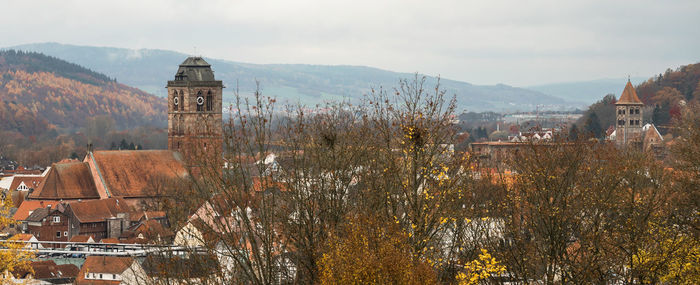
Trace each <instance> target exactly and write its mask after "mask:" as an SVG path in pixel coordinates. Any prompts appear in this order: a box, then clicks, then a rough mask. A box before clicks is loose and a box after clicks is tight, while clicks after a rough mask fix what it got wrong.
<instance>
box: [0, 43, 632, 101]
mask: <svg viewBox="0 0 700 285" xmlns="http://www.w3.org/2000/svg"><path fill="white" fill-rule="evenodd" d="M9 48H11V49H18V50H25V51H35V52H40V53H44V54H46V55H50V56H54V57H57V58H60V59H64V60H67V61H69V62H73V63H77V64H79V65H82V66H85V67H87V68H89V69H92V70H95V71H97V72H100V73H104V74H106V75H107V76H109V77H112V78H116V79H117V80H118V82H121V83H125V84H127V85H130V86H134V87H137V88H140V89H142V90H145V91H147V92H151V93H153V94H155V95H157V96H164V94H165V84H166V82H167V80H172V78H173V77H174V74H175V71H176V70H177V67H178V65H179V64H180V63H181V62H182V61H184V59H185V58H186V57H187V56H188V55H186V54H182V53H178V52H173V51H167V50H151V49H141V50H132V49H123V48H112V47H91V46H75V45H64V44H57V43H40V44H28V45H20V46H14V47H9ZM205 59H206V60H207V61H208V62H209V63H210V64H211V65H212V68H213V69H214V71H215V72H216V73H215V74H216V77H217V79H218V80H223V82H224V85H226V86H227V89H225V92H224V101H228V102H231V101H232V98H233V97H232V94H233V90H234V89H235V88H236V86H238V88H239V90H240V92H241V94H242V95H246V94H251V93H252V92H253V91H254V90H255V81H256V80H257V81H259V82H260V84H261V87H262V90H263V94H264V95H267V96H275V97H277V98H278V99H281V100H280V101H282V102H286V103H292V104H296V103H301V104H305V105H315V104H322V103H323V102H325V101H339V100H344V101H350V102H358V101H360V100H362V98H363V95H364V94H367V93H368V92H370V90H371V88H375V89H377V88H378V87H380V86H381V87H384V88H393V87H396V86H397V85H398V82H399V79H401V78H411V77H413V74H410V73H398V72H392V71H386V70H381V69H377V68H372V67H365V66H346V65H341V66H329V65H305V64H251V63H241V62H233V61H227V60H220V59H211V58H206V57H205ZM427 81H428V84H429V85H428V86H432V85H433V84H434V82H435V78H434V77H429V78H428V80H427ZM441 84H442V87H443V88H444V89H445V90H447V92H448V93H449V94H455V95H456V97H457V102H458V108H459V109H458V111H462V110H468V111H486V110H489V111H529V110H534V109H536V108H539V109H540V110H547V109H549V110H567V109H573V108H576V107H578V108H583V107H585V106H586V105H587V100H571V99H568V98H567V97H566V95H561V96H559V97H557V96H551V95H547V94H546V93H545V92H541V91H537V90H528V89H524V88H517V87H512V86H508V85H504V84H498V85H473V84H469V83H466V82H461V81H455V80H449V79H444V78H443V79H442V80H441ZM620 86H624V84H623V83H620ZM545 90H546V89H545ZM557 94H559V93H557ZM602 95H604V94H602ZM602 95H597V96H600V97H602Z"/></svg>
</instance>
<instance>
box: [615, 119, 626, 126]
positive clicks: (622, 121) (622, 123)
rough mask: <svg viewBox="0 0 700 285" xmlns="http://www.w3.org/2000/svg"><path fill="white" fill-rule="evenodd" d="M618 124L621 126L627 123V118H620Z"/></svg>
mask: <svg viewBox="0 0 700 285" xmlns="http://www.w3.org/2000/svg"><path fill="white" fill-rule="evenodd" d="M617 124H618V125H620V126H624V125H625V120H618V121H617Z"/></svg>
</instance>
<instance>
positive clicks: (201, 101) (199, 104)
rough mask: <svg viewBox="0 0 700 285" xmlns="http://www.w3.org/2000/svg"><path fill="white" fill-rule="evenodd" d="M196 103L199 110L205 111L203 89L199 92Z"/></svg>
mask: <svg viewBox="0 0 700 285" xmlns="http://www.w3.org/2000/svg"><path fill="white" fill-rule="evenodd" d="M195 103H196V104H197V111H198V112H201V111H204V97H202V91H199V92H197V98H195Z"/></svg>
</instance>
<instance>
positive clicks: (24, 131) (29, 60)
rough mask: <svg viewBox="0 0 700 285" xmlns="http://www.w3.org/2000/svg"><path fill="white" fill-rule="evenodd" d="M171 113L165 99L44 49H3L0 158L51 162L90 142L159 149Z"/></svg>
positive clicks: (41, 162)
mask: <svg viewBox="0 0 700 285" xmlns="http://www.w3.org/2000/svg"><path fill="white" fill-rule="evenodd" d="M166 116H167V114H166V105H165V100H163V99H161V98H158V97H156V96H153V95H151V94H148V93H146V92H143V91H141V90H139V89H136V88H132V87H129V86H126V85H124V84H120V83H117V82H115V80H113V79H111V78H109V77H107V76H105V75H103V74H100V73H97V72H94V71H91V70H89V69H86V68H83V67H81V66H79V65H76V64H73V63H69V62H66V61H63V60H60V59H57V58H54V57H50V56H46V55H43V54H39V53H33V52H19V51H13V50H9V51H0V122H1V123H0V157H5V158H10V159H16V160H19V161H20V163H22V164H38V165H43V166H46V164H49V163H51V162H55V161H57V160H60V159H62V158H65V157H66V156H68V155H70V154H72V153H73V154H74V156H75V155H78V154H79V153H80V152H81V151H84V149H85V145H86V144H87V143H92V144H94V145H95V146H96V147H102V148H108V147H109V145H111V144H118V143H120V142H121V141H122V140H129V142H134V143H135V144H136V145H142V146H144V147H150V148H157V147H161V145H163V146H164V143H163V142H162V141H163V139H164V138H165V137H166V136H165V135H164V133H163V131H160V132H159V131H155V130H157V129H163V128H164V127H165V125H166V121H167V119H166V118H167V117H166ZM146 129H152V131H146ZM136 133H141V134H144V136H138V135H135V134H136ZM156 136H157V137H156ZM161 137H162V138H161Z"/></svg>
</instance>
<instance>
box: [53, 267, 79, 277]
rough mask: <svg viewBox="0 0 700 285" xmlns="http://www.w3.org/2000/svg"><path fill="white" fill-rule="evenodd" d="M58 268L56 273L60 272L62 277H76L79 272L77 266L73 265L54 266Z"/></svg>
mask: <svg viewBox="0 0 700 285" xmlns="http://www.w3.org/2000/svg"><path fill="white" fill-rule="evenodd" d="M56 267H57V268H58V271H61V273H62V275H63V276H64V277H73V278H75V277H77V276H78V272H80V268H78V266H75V264H60V265H56Z"/></svg>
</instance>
